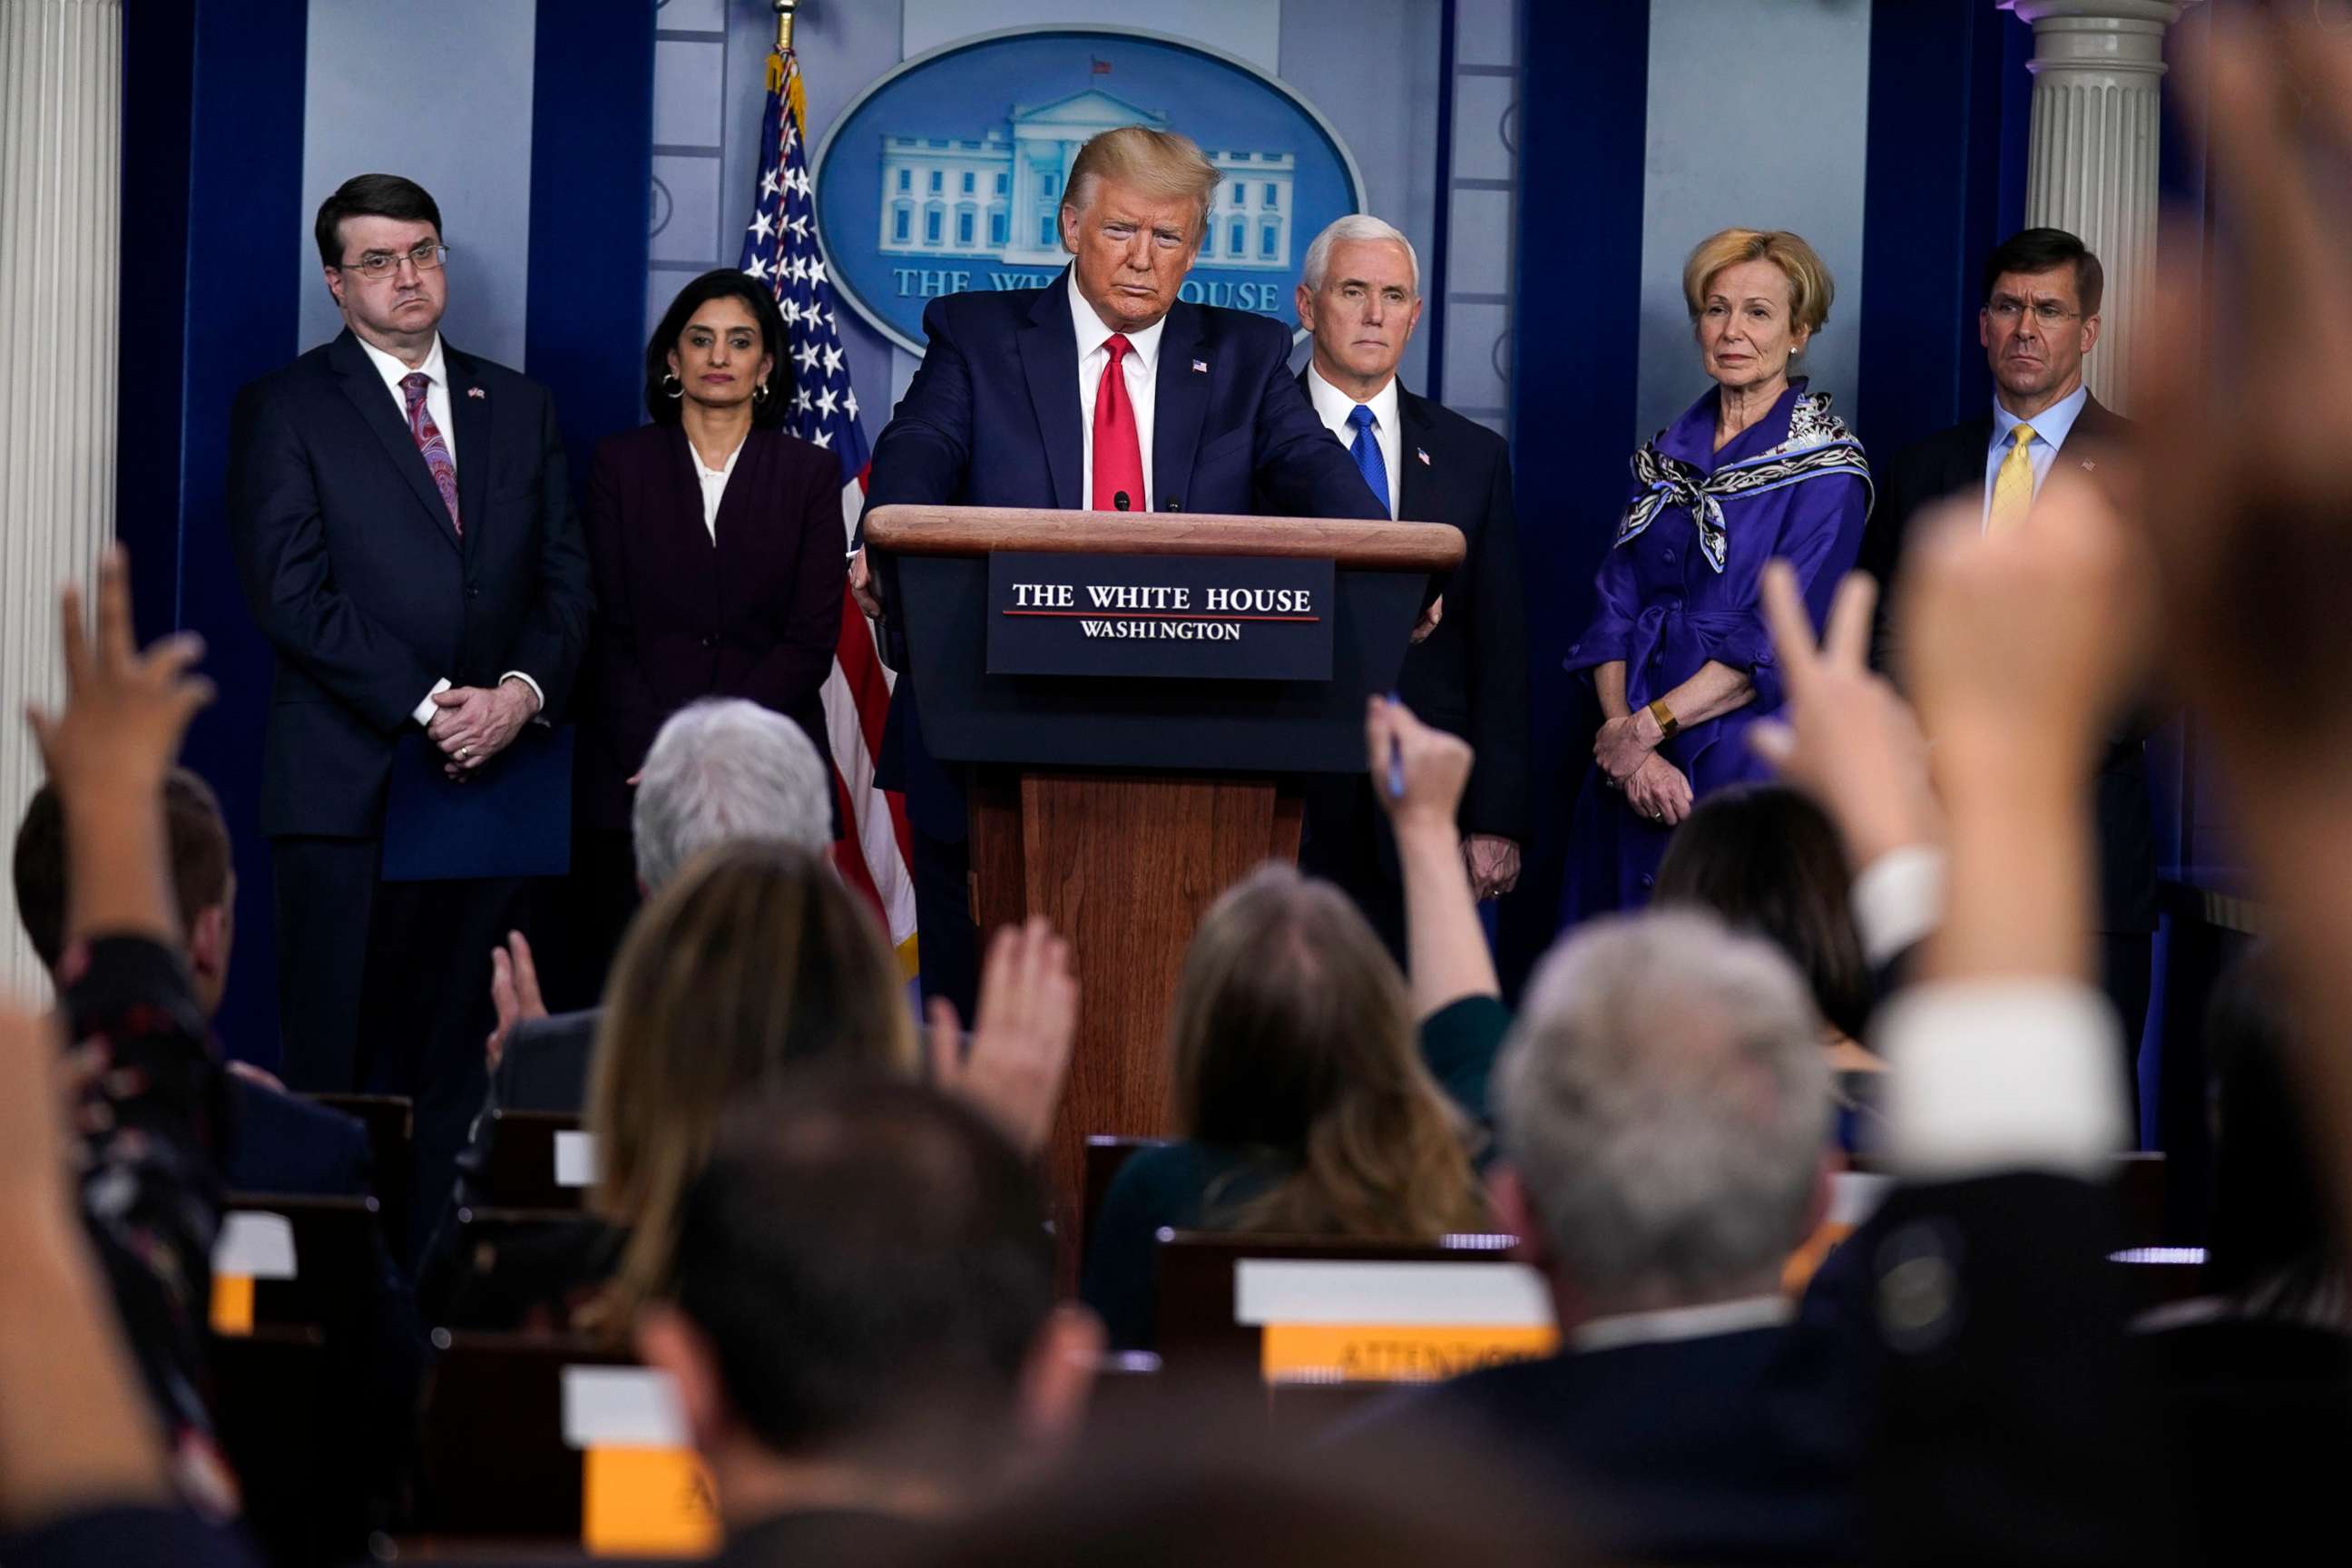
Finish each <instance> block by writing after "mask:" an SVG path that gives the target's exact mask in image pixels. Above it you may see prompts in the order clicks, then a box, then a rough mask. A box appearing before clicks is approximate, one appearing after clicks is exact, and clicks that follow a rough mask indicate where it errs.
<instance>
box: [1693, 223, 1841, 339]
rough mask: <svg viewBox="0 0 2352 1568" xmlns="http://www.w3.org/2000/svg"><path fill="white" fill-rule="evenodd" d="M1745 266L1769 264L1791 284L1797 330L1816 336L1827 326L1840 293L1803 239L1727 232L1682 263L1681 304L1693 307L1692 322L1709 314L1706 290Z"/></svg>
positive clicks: (1781, 231)
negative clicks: (1720, 275)
mask: <svg viewBox="0 0 2352 1568" xmlns="http://www.w3.org/2000/svg"><path fill="white" fill-rule="evenodd" d="M1743 261H1769V262H1770V263H1771V264H1772V265H1773V266H1774V267H1775V268H1779V269H1780V275H1781V276H1782V277H1783V278H1785V279H1788V280H1789V319H1790V323H1791V324H1792V325H1793V326H1795V327H1797V328H1799V329H1801V331H1805V332H1818V331H1821V330H1822V328H1823V327H1825V326H1827V325H1829V320H1830V299H1831V297H1832V295H1833V294H1834V293H1835V292H1836V286H1835V284H1833V283H1832V280H1831V279H1830V269H1829V265H1828V264H1827V263H1826V262H1824V261H1822V258H1821V255H1820V253H1819V252H1817V251H1815V250H1814V249H1813V247H1811V246H1810V245H1808V244H1806V243H1805V239H1804V237H1803V236H1802V235H1797V234H1791V233H1790V232H1789V231H1788V230H1787V229H1785V228H1727V229H1724V230H1722V231H1721V232H1720V233H1717V234H1711V235H1708V236H1707V237H1706V238H1705V239H1702V240H1700V241H1699V242H1698V244H1697V245H1696V247H1693V248H1692V250H1691V253H1690V259H1689V260H1688V261H1685V262H1684V263H1683V303H1684V304H1685V305H1687V306H1688V307H1690V314H1691V320H1692V321H1697V320H1698V318H1699V312H1700V311H1701V310H1705V309H1706V293H1707V285H1708V284H1710V283H1712V282H1714V281H1715V279H1716V275H1717V274H1718V273H1720V272H1721V271H1723V269H1724V268H1727V267H1737V266H1738V265H1739V264H1740V263H1741V262H1743Z"/></svg>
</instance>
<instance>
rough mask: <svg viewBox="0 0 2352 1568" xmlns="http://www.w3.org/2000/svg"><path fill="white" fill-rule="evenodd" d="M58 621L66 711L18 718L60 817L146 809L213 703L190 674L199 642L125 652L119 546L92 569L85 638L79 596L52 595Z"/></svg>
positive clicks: (126, 586) (183, 638)
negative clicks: (99, 807)
mask: <svg viewBox="0 0 2352 1568" xmlns="http://www.w3.org/2000/svg"><path fill="white" fill-rule="evenodd" d="M58 633H59V637H60V641H61V643H62V646H63V647H64V651H65V665H66V706H65V710H64V711H63V712H62V713H51V712H49V711H48V710H46V709H44V708H41V707H38V706H34V707H31V708H28V709H27V710H26V719H27V720H28V721H30V723H31V724H32V727H33V734H34V737H35V739H36V740H37V741H38V742H39V744H40V748H41V761H42V762H43V763H44V764H46V765H47V768H48V773H49V782H50V783H51V784H55V785H56V786H57V790H58V796H59V797H60V798H61V800H62V801H63V803H64V805H65V806H66V808H67V810H68V812H70V811H71V810H72V809H73V807H74V805H75V804H76V803H77V802H78V801H81V800H86V799H88V798H89V797H90V796H92V795H100V794H113V795H119V796H120V797H121V798H123V799H126V800H135V801H138V802H141V803H142V805H145V806H147V807H150V808H152V807H153V805H154V803H155V802H156V801H157V800H158V799H160V798H161V796H162V794H163V778H164V775H165V774H166V773H170V772H171V768H172V762H173V758H175V757H177V756H178V755H179V754H180V741H181V738H182V737H183V736H184V735H185V734H186V733H187V731H188V721H190V720H192V719H194V717H195V716H196V714H197V712H198V711H199V710H202V709H203V708H204V706H205V704H206V703H208V702H210V701H211V700H213V687H212V682H210V681H209V680H206V679H204V678H203V677H202V676H198V675H192V674H190V673H189V671H190V670H191V669H192V668H194V665H195V663H196V661H197V660H198V659H200V658H204V654H205V644H204V639H203V638H202V637H197V636H196V635H195V634H194V633H193V632H181V633H178V634H176V635H174V636H172V637H165V638H164V639H163V640H162V641H161V642H159V643H157V644H156V645H155V646H154V647H152V648H149V649H148V650H147V651H146V652H145V653H141V652H140V651H139V650H138V649H137V648H136V647H133V646H132V644H131V586H130V577H129V567H128V566H127V564H126V563H125V562H124V560H123V555H122V551H121V548H120V547H114V548H110V549H109V550H108V551H107V552H106V554H105V556H104V557H103V558H102V559H101V560H100V563H99V569H98V621H97V625H96V626H95V627H94V628H93V629H92V630H91V631H90V632H89V633H85V632H84V631H83V629H82V596H81V590H80V589H79V587H76V586H74V585H72V584H68V585H67V586H66V587H64V588H63V589H61V590H59V592H58Z"/></svg>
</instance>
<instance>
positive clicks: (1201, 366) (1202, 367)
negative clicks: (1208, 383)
mask: <svg viewBox="0 0 2352 1568" xmlns="http://www.w3.org/2000/svg"><path fill="white" fill-rule="evenodd" d="M1192 374H1194V375H1206V374H1209V362H1208V361H1207V360H1204V359H1196V360H1194V361H1193V362H1192Z"/></svg>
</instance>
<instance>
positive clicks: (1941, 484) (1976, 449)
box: [1859, 228, 2156, 1062]
mask: <svg viewBox="0 0 2352 1568" xmlns="http://www.w3.org/2000/svg"><path fill="white" fill-rule="evenodd" d="M2104 292H2105V273H2104V271H2103V270H2102V268H2100V266H2099V258H2097V257H2095V256H2094V255H2092V254H2091V252H2090V250H2089V249H2088V247H2085V246H2084V244H2083V242H2082V241H2081V240H2080V239H2078V238H2076V237H2074V236H2073V235H2071V234H2068V233H2067V232H2066V231H2065V230H2063V229H2056V228H2029V229H2024V230H2021V231H2020V232H2019V233H2017V234H2015V235H2012V236H2011V237H2009V238H2008V239H2007V240H2004V241H2003V242H2002V243H2001V244H2000V247H1998V248H1996V249H1995V250H1994V251H1993V252H1992V254H1991V255H1990V256H1988V257H1987V258H1985V265H1984V303H1983V305H1982V307H1981V308H1980V309H1979V310H1978V312H1977V323H1978V326H1977V331H1978V337H1979V341H1980V342H1982V343H1983V344H1984V351H1985V363H1987V364H1988V365H1989V366H1990V368H1991V371H1992V379H1993V398H1992V406H1991V407H1990V409H1989V410H1987V412H1986V414H1985V416H1983V417H1982V418H1978V419H1970V420H1966V421H1963V422H1962V423H1960V424H1958V425H1955V426H1952V427H1951V428H1950V429H1948V430H1943V431H1939V432H1937V434H1935V435H1933V436H1930V437H1927V439H1926V440H1924V441H1921V442H1919V443H1917V444H1916V445H1915V446H1912V447H1907V448H1906V449H1905V450H1903V451H1901V452H1898V453H1896V454H1895V458H1894V459H1893V460H1892V461H1890V462H1888V463H1886V464H1885V465H1884V466H1883V467H1882V468H1880V469H1879V471H1878V509H1877V510H1876V511H1875V512H1874V514H1873V515H1872V517H1871V520H1870V526H1869V529H1868V531H1866V532H1865V533H1864V536H1863V542H1862V557H1861V561H1860V563H1859V564H1860V566H1861V568H1862V570H1864V571H1865V572H1868V573H1870V574H1872V575H1873V576H1874V577H1876V578H1877V579H1878V581H1879V584H1880V585H1881V594H1880V598H1879V603H1880V605H1881V614H1880V618H1879V625H1878V635H1877V636H1876V637H1874V639H1873V642H1874V647H1873V662H1874V664H1876V665H1877V666H1878V667H1879V668H1882V669H1890V670H1895V673H1897V674H1898V675H1899V669H1896V668H1895V667H1896V666H1897V665H1898V663H1899V660H1898V659H1897V658H1896V657H1895V648H1894V647H1893V646H1892V640H1893V639H1892V638H1891V637H1890V636H1889V632H1888V628H1889V626H1890V622H1889V620H1888V618H1887V616H1886V614H1885V606H1886V605H1890V604H1892V603H1893V601H1894V599H1895V586H1896V579H1897V578H1898V577H1900V576H1901V574H1902V571H1903V558H1904V546H1905V544H1906V542H1907V536H1908V534H1909V531H1910V528H1911V521H1912V519H1913V518H1914V517H1915V516H1916V515H1917V514H1918V513H1919V512H1921V511H1923V510H1927V509H1928V508H1930V507H1932V506H1934V505H1935V504H1937V502H1939V501H1942V500H1945V499H1946V498H1948V497H1952V498H1961V499H1966V500H1973V501H1977V502H1979V503H1980V504H1981V506H1982V508H1983V513H1982V515H1983V518H1984V526H1985V528H1986V530H1987V531H2001V530H2005V529H2011V528H2018V527H2025V526H2030V525H2029V524H2028V523H2027V522H2026V515H2025V514H2026V511H2027V510H2028V509H2029V508H2030V507H2031V506H2032V502H2033V498H2034V497H2035V496H2036V495H2038V494H2039V493H2040V492H2041V489H2042V485H2043V484H2044V483H2046V482H2047V481H2048V479H2049V477H2050V475H2051V474H2052V473H2053V472H2055V471H2058V470H2059V469H2062V468H2063V469H2065V470H2068V471H2070V472H2073V473H2074V474H2076V475H2078V476H2082V477H2085V478H2088V479H2091V480H2092V481H2093V482H2100V481H2103V480H2104V479H2106V478H2107V477H2108V476H2109V475H2112V474H2116V473H2117V472H2118V471H2119V468H2120V463H2121V459H2122V458H2123V456H2124V454H2123V450H2122V449H2123V447H2125V445H2126V443H2127V442H2128V440H2129V439H2130V437H2131V429H2132V426H2131V422H2130V421H2129V420H2127V419H2125V418H2124V417H2122V416H2120V415H2117V414H2115V413H2113V412H2111V411H2109V410H2108V409H2106V408H2105V407H2103V406H2102V405H2100V403H2099V400H2098V399H2097V398H2095V397H2093V396H2092V395H2091V389H2090V388H2089V387H2088V386H2086V385H2084V383H2083V361H2084V358H2085V357H2086V356H2088V355H2089V354H2090V353H2091V352H2092V350H2093V349H2095V348H2096V347H2097V346H2098V342H2099V326H2100V321H2099V306H2100V302H2101V297H2102V295H2103V294H2104ZM2096 613H2097V610H2096V607H2095V606H2089V605H2086V606H2084V614H2086V615H2087V614H2096ZM2151 728H2152V725H2151V723H2150V721H2149V718H2148V716H2147V715H2145V714H2134V715H2132V716H2130V717H2129V718H2127V719H2126V721H2123V722H2122V723H2120V724H2118V725H2117V726H2116V728H2115V729H2114V730H2113V731H2111V732H2110V734H2109V738H2108V742H2107V746H2106V749H2105V752H2103V753H2102V754H2101V756H2100V760H2099V771H2098V775H2097V778H2096V780H2095V785H2094V787H2095V797H2096V802H2097V823H2098V845H2099V895H2100V899H2099V946H2100V956H2101V959H2102V961H2103V964H2104V973H2105V984H2106V991H2107V995H2108V998H2109V1000H2111V1001H2112V1002H2114V1003H2115V1005H2116V1011H2117V1012H2119V1013H2120V1014H2121V1015H2122V1016H2123V1023H2124V1040H2125V1048H2126V1051H2127V1052H2129V1053H2130V1054H2131V1057H2132V1059H2133V1060H2134V1061H2135V1062H2136V1061H2137V1054H2138V1049H2139V1037H2140V1034H2141V1031H2142V1029H2143V1027H2144V1026H2145V1025H2146V1024H2147V1006H2148V992H2149V988H2150V979H2151V972H2152V967H2153V952H2154V945H2155V938H2156V817H2155V812H2154V808H2153V807H2152V806H2151V805H2150V804H2149V800H2148V793H2147V757H2146V754H2145V750H2144V742H2146V741H2147V735H2148V731H2149V730H2150V729H2151Z"/></svg>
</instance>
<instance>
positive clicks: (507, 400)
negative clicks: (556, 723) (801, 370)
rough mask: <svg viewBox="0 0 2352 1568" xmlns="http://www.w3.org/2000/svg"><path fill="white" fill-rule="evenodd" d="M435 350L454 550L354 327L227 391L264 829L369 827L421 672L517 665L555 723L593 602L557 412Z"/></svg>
mask: <svg viewBox="0 0 2352 1568" xmlns="http://www.w3.org/2000/svg"><path fill="white" fill-rule="evenodd" d="M442 353H443V357H444V360H445V362H446V366H447V369H448V375H449V407H450V422H451V424H452V425H453V426H455V430H454V432H453V435H454V445H455V448H456V454H457V504H458V510H459V512H460V513H461V514H462V515H463V517H464V519H465V523H466V527H465V532H464V536H463V538H460V537H459V535H458V531H457V529H456V528H455V527H454V526H453V525H452V524H451V522H450V519H449V511H448V508H447V507H446V506H445V505H444V504H443V502H442V500H441V494H440V491H439V490H437V489H435V488H434V484H433V477H432V475H431V473H430V472H429V471H428V470H427V469H426V468H425V459H424V458H422V457H421V456H419V455H418V453H417V450H416V443H415V439H414V438H413V437H411V436H410V435H409V433H408V426H407V424H406V422H405V421H404V420H403V419H402V418H401V415H400V408H399V405H398V402H397V400H396V399H395V398H394V396H393V395H392V394H391V393H390V392H388V391H386V390H385V388H384V384H383V377H382V376H380V375H379V374H376V369H375V366H374V364H373V363H372V362H371V361H370V360H369V359H368V356H367V353H366V352H365V351H364V350H362V348H361V347H360V343H359V340H358V339H357V338H355V337H353V336H352V334H351V332H350V331H344V332H342V333H341V335H339V336H338V337H337V338H336V339H335V340H334V341H333V342H331V343H328V344H326V345H325V346H324V347H322V348H316V349H312V350H311V351H310V353H306V354H304V355H303V356H302V357H301V358H299V359H298V360H296V361H295V362H294V363H291V364H289V365H287V366H285V367H284V368H283V369H280V370H278V371H274V372H272V373H271V374H268V375H266V376H264V377H262V378H261V379H260V380H258V381H257V382H254V383H253V384H250V385H249V386H247V387H246V388H245V389H244V390H243V391H242V392H240V393H239V394H238V395H237V399H236V409H235V411H234V413H233V415H232V417H231V422H230V436H229V477H228V527H229V540H230V543H231V545H232V547H233V548H234V550H235V552H236V564H237V574H238V576H239V578H240V579H241V581H242V582H243V584H244V586H245V595H246V599H247V603H249V604H250V605H252V606H253V613H254V616H255V618H256V619H257V620H258V621H259V622H260V623H261V628H262V630H263V632H265V633H266V634H267V635H268V637H269V640H270V643H271V644H272V646H273V647H275V648H276V649H277V654H278V668H277V678H276V681H275V683H274V688H273V690H272V693H271V699H270V710H269V728H268V739H267V741H266V742H264V747H265V751H264V761H263V771H262V795H261V826H262V830H263V831H264V832H265V833H268V834H271V835H273V836H275V835H289V834H326V835H336V836H344V837H372V836H373V835H375V834H377V833H379V832H380V831H382V826H383V794H384V780H385V777H386V775H387V774H388V773H389V771H390V769H391V764H392V754H393V748H394V743H395V742H397V741H398V740H399V738H400V737H401V735H402V734H403V733H404V731H406V730H407V729H408V728H409V727H411V726H413V725H415V722H416V721H415V716H414V715H415V708H416V705H417V704H418V703H419V702H422V701H423V700H425V694H426V693H427V692H429V691H430V690H432V689H433V684H434V682H435V681H436V680H441V679H447V680H448V681H449V682H450V683H451V684H452V685H455V686H494V685H496V684H497V683H498V680H499V677H500V676H501V675H503V674H504V673H505V672H507V671H508V670H521V671H523V672H524V673H526V674H528V675H529V676H530V678H531V679H533V680H536V681H537V682H538V683H539V686H540V689H541V692H542V693H543V694H544V696H545V698H546V709H545V716H546V717H547V718H549V719H550V720H552V719H553V718H555V717H556V716H557V715H558V714H560V713H561V712H562V710H563V707H564V704H565V701H566V700H568V699H569V697H570V695H571V691H572V677H573V674H574V673H575V671H576V670H577V669H578V668H579V664H580V658H581V654H582V650H583V646H584V645H585V643H586V640H587V634H588V621H589V616H590V612H591V609H592V604H593V601H592V597H591V593H590V588H589V573H588V556H587V552H585V551H584V550H583V548H582V547H581V542H580V532H579V527H578V524H577V522H576V521H574V519H573V517H572V498H571V493H570V490H569V488H568V486H567V483H566V479H565V474H564V463H563V446H562V438H561V437H559V436H558V434H557V432H556V426H555V404H554V400H553V399H552V398H551V397H550V396H549V395H548V393H547V389H546V388H545V387H542V386H541V385H540V384H537V383H536V382H532V381H529V380H526V379H525V378H524V377H522V376H521V375H519V374H516V373H515V372H513V371H510V370H509V369H507V368H506V367H505V366H503V365H498V364H493V363H490V362H489V361H488V360H483V359H477V358H475V357H474V356H473V355H472V354H468V353H460V352H459V351H458V350H457V348H456V347H454V346H452V345H451V344H450V343H448V342H447V341H446V340H444V342H443V343H442Z"/></svg>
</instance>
